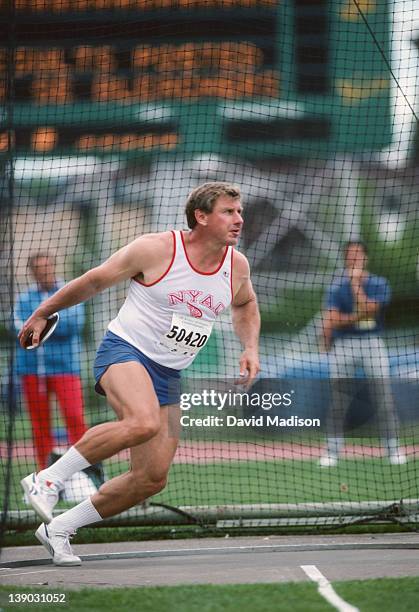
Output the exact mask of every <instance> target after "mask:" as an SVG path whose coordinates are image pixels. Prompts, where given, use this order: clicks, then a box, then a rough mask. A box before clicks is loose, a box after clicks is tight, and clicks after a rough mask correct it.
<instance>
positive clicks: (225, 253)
mask: <svg viewBox="0 0 419 612" xmlns="http://www.w3.org/2000/svg"><path fill="white" fill-rule="evenodd" d="M180 238H181V240H182V244H183V251H184V253H185V257H186V260H187V262H188V264H189V265H190V267H191V268H192V270H193V271H194V272H196V273H197V274H203V275H204V276H211V275H212V274H217V272H219V271H220V269H221V266H222V265H223V263H224V261H225V258H226V257H227V253H228V246H226V248H225V251H224V255H223V257H222V259H221V261H220V264H219V266H218V267H217V269H216V270H214V271H213V272H201V270H198V269H197V268H194V266H193V265H192V264H191V261H190V259H189V257H188V253H187V252H186V246H185V240H184V238H183V232H182V230H181V232H180Z"/></svg>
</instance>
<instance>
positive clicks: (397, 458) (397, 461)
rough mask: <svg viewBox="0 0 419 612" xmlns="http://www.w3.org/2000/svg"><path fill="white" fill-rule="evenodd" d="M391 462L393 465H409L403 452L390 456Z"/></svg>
mask: <svg viewBox="0 0 419 612" xmlns="http://www.w3.org/2000/svg"><path fill="white" fill-rule="evenodd" d="M389 461H390V463H391V465H404V464H405V463H407V457H406V455H405V454H404V453H403V452H402V451H397V453H392V454H391V455H390V456H389Z"/></svg>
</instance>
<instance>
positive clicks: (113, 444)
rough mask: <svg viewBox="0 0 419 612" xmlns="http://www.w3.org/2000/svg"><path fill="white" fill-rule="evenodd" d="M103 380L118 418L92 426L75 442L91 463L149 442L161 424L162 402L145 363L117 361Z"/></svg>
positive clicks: (102, 382) (103, 386)
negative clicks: (159, 400)
mask: <svg viewBox="0 0 419 612" xmlns="http://www.w3.org/2000/svg"><path fill="white" fill-rule="evenodd" d="M100 384H101V386H102V388H103V390H104V391H105V393H106V398H107V400H108V402H109V403H110V405H111V406H112V408H113V409H114V410H115V412H116V414H117V416H118V419H119V421H116V422H112V423H102V424H101V425H96V426H95V427H92V428H91V429H89V430H88V431H86V433H85V434H84V435H83V437H82V438H80V440H79V441H78V442H77V443H76V444H75V445H74V446H75V448H76V449H77V450H78V452H79V453H80V454H81V455H83V457H85V458H86V459H87V461H89V463H92V464H93V463H97V462H98V461H101V460H103V459H108V458H109V457H112V455H115V454H116V453H118V452H119V451H121V450H123V449H125V448H131V447H133V446H136V445H137V444H141V443H142V442H146V441H147V440H149V439H150V438H152V437H153V436H155V435H156V433H157V432H158V430H159V427H160V406H159V403H158V400H157V397H156V393H155V391H154V387H153V384H152V382H151V378H150V376H149V374H148V372H147V371H146V369H145V368H144V366H142V365H141V364H139V363H137V362H135V361H128V362H126V363H115V364H113V365H111V366H110V367H109V368H108V369H107V370H106V372H105V373H104V374H103V376H102V378H101V381H100Z"/></svg>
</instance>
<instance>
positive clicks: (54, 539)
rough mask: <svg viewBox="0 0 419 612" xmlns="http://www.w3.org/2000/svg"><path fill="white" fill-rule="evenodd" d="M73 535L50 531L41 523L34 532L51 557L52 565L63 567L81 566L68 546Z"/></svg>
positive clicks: (78, 559)
mask: <svg viewBox="0 0 419 612" xmlns="http://www.w3.org/2000/svg"><path fill="white" fill-rule="evenodd" d="M74 533H75V532H73V533H66V532H58V531H52V530H51V529H49V528H48V527H47V525H45V523H42V524H41V525H40V526H39V527H38V529H37V530H36V531H35V537H36V538H37V540H39V541H40V542H41V544H43V546H45V548H46V549H47V551H48V552H49V554H50V555H51V557H52V560H53V562H54V565H62V566H64V567H65V566H71V565H81V559H80V557H77V556H76V555H75V554H73V551H72V550H71V546H70V538H71V537H72V536H73V535H74Z"/></svg>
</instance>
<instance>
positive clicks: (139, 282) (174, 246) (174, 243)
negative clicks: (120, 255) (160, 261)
mask: <svg viewBox="0 0 419 612" xmlns="http://www.w3.org/2000/svg"><path fill="white" fill-rule="evenodd" d="M171 233H172V236H173V255H172V259H171V260H170V263H169V267H168V268H167V270H166V272H163V274H162V275H161V276H160V278H158V279H157V280H155V281H153V282H152V283H142V282H141V281H140V280H138V279H137V278H133V279H132V280H133V281H135V282H136V283H138V284H139V285H142V286H143V287H152V286H153V285H157V283H159V282H160V281H161V280H163V278H164V277H165V276H166V275H167V274H168V273H169V270H170V268H171V267H172V266H173V262H174V261H175V257H176V234H175V232H174V231H173V230H171Z"/></svg>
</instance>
